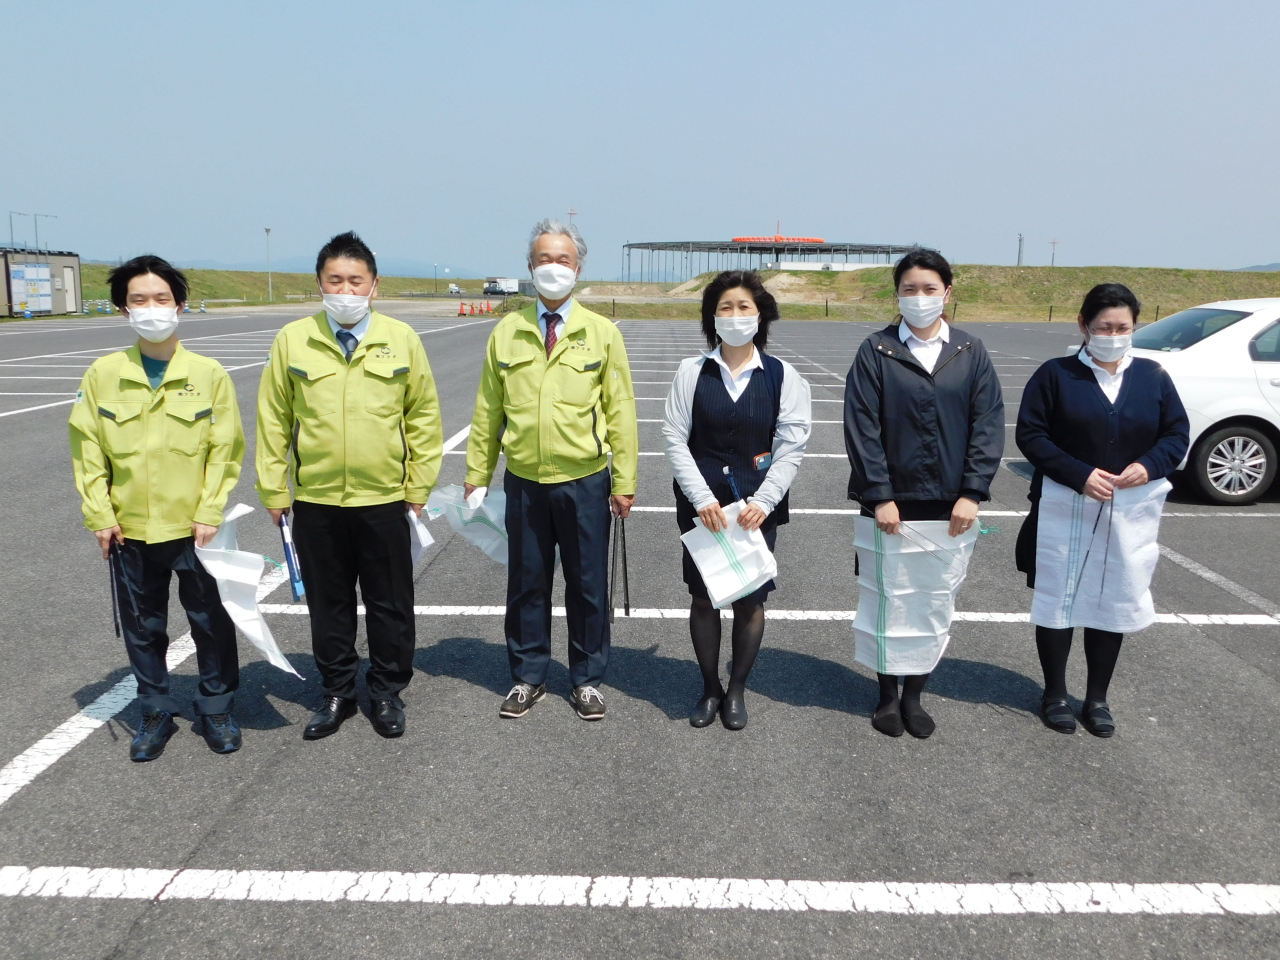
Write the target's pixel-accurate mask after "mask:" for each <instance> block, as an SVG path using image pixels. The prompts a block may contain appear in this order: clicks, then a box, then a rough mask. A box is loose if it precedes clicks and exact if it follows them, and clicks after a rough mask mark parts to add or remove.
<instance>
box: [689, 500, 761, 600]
mask: <svg viewBox="0 0 1280 960" xmlns="http://www.w3.org/2000/svg"><path fill="white" fill-rule="evenodd" d="M745 508H746V504H745V503H743V502H742V501H741V500H739V501H737V502H736V503H731V504H729V505H728V506H727V507H724V508H722V509H723V510H724V515H725V518H726V519H728V521H729V527H728V529H727V530H721V531H720V532H718V533H712V532H711V531H710V530H708V529H707V528H706V527H705V526H704V525H703V523H702V520H701V519H699V518H695V519H694V521H693V522H694V523H695V524H696V526H695V527H694V528H693V529H692V530H690V531H689V532H688V533H682V534H681V535H680V539H681V540H683V541H684V545H685V546H686V547H688V548H689V556H691V557H692V558H693V562H694V563H695V564H696V565H697V567H698V572H699V573H700V574H702V582H703V583H704V584H706V587H707V595H708V596H709V597H710V598H711V605H712V606H713V607H715V608H716V609H722V608H724V607H727V606H728V605H729V604H731V603H733V601H735V600H738V599H741V598H742V597H745V596H746V595H747V594H749V593H752V592H754V591H756V590H758V589H760V588H761V587H763V586H764V585H765V584H766V583H768V582H769V581H770V580H772V579H773V578H774V577H776V576H777V575H778V561H777V560H775V559H774V556H773V554H772V553H771V552H770V550H769V545H768V544H767V543H765V542H764V535H763V534H762V533H761V532H760V531H759V530H752V531H750V532H748V531H746V530H743V529H742V528H741V527H740V526H738V514H740V513H741V512H742V511H743V510H744V509H745Z"/></svg>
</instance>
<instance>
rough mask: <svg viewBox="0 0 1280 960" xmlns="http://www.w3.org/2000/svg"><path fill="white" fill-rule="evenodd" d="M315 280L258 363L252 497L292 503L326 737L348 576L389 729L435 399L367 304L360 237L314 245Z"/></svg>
mask: <svg viewBox="0 0 1280 960" xmlns="http://www.w3.org/2000/svg"><path fill="white" fill-rule="evenodd" d="M316 279H317V281H318V283H319V285H320V291H321V293H322V294H323V297H324V310H322V311H321V312H320V313H318V314H316V315H315V316H313V317H306V318H304V319H302V320H295V321H294V322H293V323H290V324H287V325H285V327H284V328H283V329H282V330H281V331H280V333H279V334H278V335H277V336H276V339H275V342H274V343H273V344H272V345H271V359H270V360H269V361H268V363H267V366H266V369H265V370H264V371H263V374H262V383H261V386H260V387H259V389H258V438H257V467H258V496H259V497H260V498H261V500H262V504H263V506H265V507H266V508H267V510H268V511H269V512H270V514H271V518H272V520H273V521H274V522H275V523H276V524H279V523H280V521H281V518H282V517H284V516H285V515H287V514H288V513H289V512H290V509H291V508H292V511H293V520H292V524H293V537H294V541H295V543H296V545H297V549H298V559H299V562H300V563H301V566H302V581H303V585H304V586H305V588H306V595H307V608H308V611H309V613H310V616H311V646H312V651H313V653H314V654H315V658H316V666H317V668H318V669H319V671H320V676H321V679H322V680H323V682H324V693H325V703H324V706H323V707H322V708H321V709H320V710H319V712H317V713H316V715H315V716H314V717H313V718H312V720H311V723H309V724H308V725H307V727H306V729H305V731H304V732H303V737H304V738H305V739H308V740H317V739H319V738H321V737H327V736H329V735H330V734H332V733H334V732H336V731H337V730H338V728H339V727H340V726H341V725H342V723H343V721H344V720H346V719H347V718H348V717H350V716H352V715H353V714H354V713H355V712H356V703H357V700H356V674H357V672H358V670H359V667H360V657H359V655H358V654H357V653H356V584H357V583H359V585H360V595H361V598H362V600H363V601H364V605H365V610H366V613H365V624H366V627H367V632H368V636H369V670H368V673H367V675H366V676H365V685H366V687H367V688H368V691H369V700H370V712H371V714H372V718H373V728H374V730H376V731H377V732H378V733H379V734H381V735H382V736H384V737H398V736H400V735H401V734H402V733H403V732H404V701H403V700H401V699H400V693H401V691H403V690H404V688H405V687H406V686H408V684H409V680H410V679H411V678H412V677H413V651H414V617H413V561H412V555H411V546H410V532H409V531H410V526H409V519H408V517H407V516H406V511H412V512H413V514H414V515H415V516H417V515H420V514H421V512H422V507H423V504H425V503H426V502H427V496H428V494H430V493H431V488H432V487H434V486H435V483H436V477H437V476H438V475H439V473H440V461H441V459H442V457H443V453H444V436H443V434H442V433H441V421H440V402H439V400H438V399H437V397H436V385H435V380H434V379H433V378H432V376H431V367H430V366H429V365H428V364H427V353H426V351H425V350H424V349H423V347H422V339H421V338H420V337H419V336H418V335H417V334H416V333H414V331H413V329H412V328H411V327H410V326H409V325H408V324H404V323H401V322H400V321H399V320H393V319H391V318H390V317H386V316H383V315H382V314H380V313H377V312H376V311H374V310H372V309H371V307H370V302H371V301H372V299H373V298H374V297H375V296H376V295H377V287H378V268H377V263H376V261H375V260H374V255H373V252H372V251H371V250H370V249H369V248H368V247H367V246H366V245H365V244H364V242H363V241H361V240H360V238H359V237H357V236H356V235H355V234H354V233H343V234H339V235H338V236H336V237H334V238H333V239H332V240H330V241H329V242H328V243H327V244H325V246H324V247H323V248H322V249H321V251H320V255H319V257H317V259H316ZM290 484H292V486H293V491H292V493H291V492H290V490H289V487H290Z"/></svg>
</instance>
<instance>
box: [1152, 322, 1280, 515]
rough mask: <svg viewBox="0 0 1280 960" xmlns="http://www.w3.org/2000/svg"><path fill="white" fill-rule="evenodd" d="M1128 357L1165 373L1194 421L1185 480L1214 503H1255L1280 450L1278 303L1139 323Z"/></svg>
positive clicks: (1271, 475) (1270, 476) (1272, 474)
mask: <svg viewBox="0 0 1280 960" xmlns="http://www.w3.org/2000/svg"><path fill="white" fill-rule="evenodd" d="M1133 355H1134V356H1136V357H1148V358H1150V359H1152V360H1155V361H1157V362H1158V363H1160V364H1161V365H1162V366H1163V367H1164V368H1165V369H1166V370H1168V371H1169V376H1170V377H1172V378H1173V383H1174V386H1176V387H1177V388H1178V395H1179V396H1180V397H1182V403H1183V406H1185V407H1186V408H1187V416H1188V417H1189V418H1190V420H1191V449H1190V451H1189V452H1188V454H1187V458H1186V460H1184V461H1183V462H1182V464H1181V468H1182V469H1183V470H1184V471H1185V474H1186V475H1187V476H1188V477H1189V478H1190V479H1191V480H1192V481H1193V482H1194V484H1195V485H1196V486H1197V487H1199V488H1200V491H1201V492H1202V493H1203V494H1204V495H1205V496H1206V497H1207V498H1208V499H1210V500H1212V501H1213V502H1215V503H1229V504H1245V503H1252V502H1253V501H1254V500H1257V499H1258V498H1259V497H1260V496H1262V495H1263V494H1264V493H1266V492H1267V488H1268V487H1270V486H1271V482H1272V481H1273V480H1274V479H1275V477H1276V466H1277V463H1276V450H1277V448H1280V298H1269V299H1259V300H1222V301H1219V302H1218V303H1207V304H1205V305H1203V306H1200V307H1192V308H1191V309H1190V310H1183V311H1181V312H1179V313H1173V314H1170V315H1169V316H1167V317H1162V318H1161V319H1159V320H1157V321H1156V322H1155V323H1150V324H1142V325H1140V326H1139V327H1138V329H1137V330H1136V331H1135V332H1134V334H1133Z"/></svg>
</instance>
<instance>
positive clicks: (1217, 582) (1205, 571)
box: [1160, 514, 1280, 617]
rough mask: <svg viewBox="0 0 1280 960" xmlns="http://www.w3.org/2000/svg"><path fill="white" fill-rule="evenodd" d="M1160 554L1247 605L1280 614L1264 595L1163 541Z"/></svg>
mask: <svg viewBox="0 0 1280 960" xmlns="http://www.w3.org/2000/svg"><path fill="white" fill-rule="evenodd" d="M1166 516H1167V514H1166ZM1160 556H1162V557H1166V558H1168V559H1169V560H1172V561H1173V562H1174V563H1176V564H1177V565H1178V566H1180V567H1182V568H1183V569H1185V570H1190V571H1191V572H1192V573H1194V574H1195V575H1196V576H1197V577H1200V578H1202V579H1204V580H1208V581H1209V582H1210V583H1212V584H1213V585H1214V586H1215V587H1220V588H1221V589H1223V590H1225V591H1227V593H1229V594H1231V595H1232V596H1234V597H1237V598H1239V599H1241V600H1243V601H1244V602H1245V603H1247V604H1249V606H1251V607H1257V608H1258V609H1259V610H1265V611H1266V612H1267V613H1269V614H1271V616H1273V617H1277V616H1280V605H1277V604H1274V603H1272V602H1271V601H1270V600H1268V599H1267V598H1266V597H1263V596H1259V595H1258V594H1256V593H1254V592H1253V591H1252V590H1250V589H1249V588H1248V587H1245V586H1242V585H1241V584H1238V583H1236V582H1235V581H1234V580H1228V579H1227V578H1226V577H1224V576H1223V575H1222V574H1220V573H1218V572H1217V571H1216V570H1210V569H1209V568H1208V567H1206V566H1203V565H1202V564H1199V563H1196V562H1195V561H1194V560H1192V559H1191V558H1190V557H1184V556H1183V555H1182V554H1180V553H1178V552H1177V551H1176V550H1171V549H1169V548H1168V547H1166V546H1165V545H1164V544H1163V543H1162V544H1160Z"/></svg>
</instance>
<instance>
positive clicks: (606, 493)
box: [466, 220, 638, 720]
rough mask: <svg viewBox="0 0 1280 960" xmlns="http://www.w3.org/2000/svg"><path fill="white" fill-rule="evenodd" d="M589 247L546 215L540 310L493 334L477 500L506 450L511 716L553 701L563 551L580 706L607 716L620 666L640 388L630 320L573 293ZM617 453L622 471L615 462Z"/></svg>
mask: <svg viewBox="0 0 1280 960" xmlns="http://www.w3.org/2000/svg"><path fill="white" fill-rule="evenodd" d="M586 256H587V245H586V244H585V243H584V242H583V240H582V237H581V235H579V233H578V231H577V228H575V227H574V226H572V225H566V224H563V223H560V222H559V221H556V220H543V221H541V222H540V223H538V224H537V225H536V226H535V227H534V229H533V235H532V236H531V238H530V240H529V269H530V271H531V272H532V274H533V283H534V286H535V288H536V289H537V291H538V301H537V303H536V304H534V305H532V306H529V307H526V308H525V309H523V310H520V311H517V312H516V313H512V314H510V315H508V316H506V317H504V318H503V319H502V320H501V321H500V322H499V323H498V325H497V326H496V327H495V328H494V330H493V333H492V334H491V335H490V337H489V346H488V349H487V351H486V353H485V363H484V371H483V372H482V374H481V377H480V389H479V392H478V393H477V395H476V407H475V414H474V416H473V417H472V421H471V435H470V437H469V439H468V442H467V478H466V492H467V494H468V495H470V494H471V492H472V491H473V490H475V489H476V488H477V487H487V486H488V485H489V482H490V480H491V479H492V477H493V471H494V469H495V468H496V466H497V463H498V451H499V447H500V446H501V447H502V448H504V449H505V451H506V454H507V470H506V474H505V475H504V478H503V490H504V491H505V492H506V495H507V513H506V522H507V536H508V538H509V553H508V555H509V561H508V565H507V618H506V635H507V656H508V659H509V660H510V662H511V675H512V679H513V680H514V681H515V686H514V687H512V688H511V692H510V693H509V694H508V695H507V698H506V700H505V701H504V702H503V704H502V708H501V710H500V714H501V716H504V717H521V716H524V715H525V714H526V713H528V712H529V709H530V708H531V707H532V706H533V705H534V704H535V703H537V702H538V701H539V700H541V699H542V698H543V697H544V696H546V678H547V669H548V667H549V666H550V663H551V581H552V573H553V571H554V567H555V550H556V547H557V546H558V547H559V548H560V560H561V563H562V564H563V567H564V578H565V604H566V607H567V608H568V618H569V677H570V680H571V681H572V683H573V692H572V693H571V695H570V703H571V704H572V705H573V707H574V709H575V710H576V711H577V714H578V716H579V717H581V718H582V719H583V720H599V719H602V718H603V717H604V710H605V707H604V698H603V697H602V696H601V695H600V691H599V689H598V686H599V684H600V683H601V681H603V679H604V675H605V669H606V667H607V666H608V663H609V596H608V593H609V591H608V576H607V572H608V567H609V522H610V511H611V510H612V512H613V513H615V514H617V515H618V516H620V517H626V516H627V514H628V512H629V511H630V510H631V505H632V503H633V502H634V501H635V493H636V463H637V453H638V451H637V447H638V437H637V430H636V402H635V392H634V390H633V388H632V386H631V368H630V366H629V365H628V363H627V349H626V346H625V345H624V344H623V342H622V334H620V333H619V332H618V328H617V327H616V326H615V325H614V324H613V323H612V322H611V321H609V320H607V319H605V318H604V317H602V316H600V315H598V314H595V313H592V312H591V311H590V310H588V309H587V308H586V307H584V306H582V304H580V303H576V302H575V301H574V300H573V297H572V293H573V287H574V285H575V284H576V282H577V279H578V276H579V275H580V274H581V272H582V263H583V261H584V260H585V259H586ZM610 455H612V470H610Z"/></svg>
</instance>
